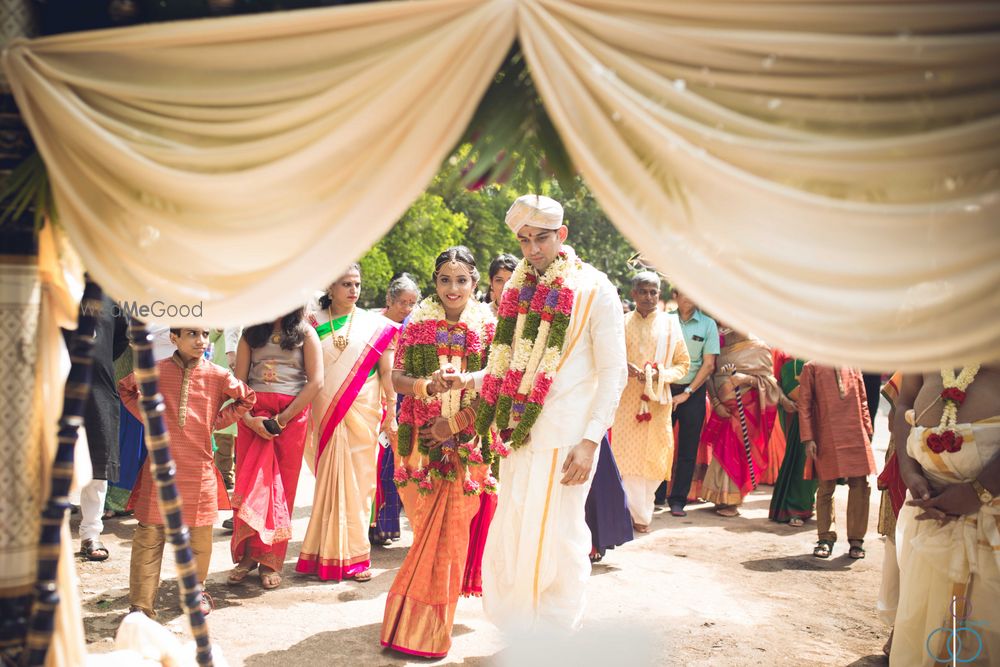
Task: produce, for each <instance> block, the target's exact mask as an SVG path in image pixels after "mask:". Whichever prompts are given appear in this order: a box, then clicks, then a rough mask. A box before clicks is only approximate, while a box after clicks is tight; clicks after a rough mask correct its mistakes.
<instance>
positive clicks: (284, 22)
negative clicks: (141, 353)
mask: <svg viewBox="0 0 1000 667" xmlns="http://www.w3.org/2000/svg"><path fill="white" fill-rule="evenodd" d="M515 37H516V38H518V39H519V40H520V42H521V44H522V47H523V49H524V51H525V54H526V57H527V58H528V61H529V64H530V67H531V72H532V76H533V77H534V79H535V81H536V83H537V86H538V88H539V90H540V93H541V95H542V98H543V102H544V103H545V105H546V108H547V109H548V112H549V114H550V115H551V117H552V119H553V121H554V123H555V125H556V127H557V129H558V130H559V132H560V134H561V136H562V138H563V140H564V142H565V144H566V146H567V148H568V150H569V153H570V155H571V156H572V158H573V160H574V163H575V165H576V166H577V168H578V169H579V170H580V172H581V173H582V174H583V176H584V178H585V179H586V181H587V183H588V185H589V186H590V188H591V189H592V190H593V191H594V193H595V195H596V196H597V198H598V200H599V201H600V203H601V205H602V206H603V207H604V209H605V210H606V211H607V213H608V215H609V217H610V218H611V220H612V221H613V222H614V223H615V225H616V226H617V227H618V228H619V229H620V230H621V231H622V233H624V234H625V235H626V236H627V237H628V239H629V240H630V241H631V242H632V243H633V244H634V245H635V246H636V247H638V248H639V249H640V250H642V251H643V253H644V254H645V255H646V256H647V258H648V259H650V260H651V261H652V262H653V263H654V264H655V265H656V266H657V268H659V269H660V270H662V271H664V272H666V273H667V274H668V275H669V276H670V277H671V279H672V281H673V282H675V283H676V284H677V285H679V286H680V287H682V288H683V289H684V290H685V291H687V292H688V293H689V294H690V295H691V296H693V297H694V298H695V299H696V300H697V301H698V302H699V303H700V304H701V305H702V306H703V307H704V308H705V309H707V310H708V311H710V312H712V313H714V314H716V315H717V316H719V317H721V318H722V319H724V320H725V321H726V322H727V323H728V324H730V325H732V326H735V327H737V328H739V329H744V330H749V331H752V332H754V333H755V334H757V335H759V336H761V337H763V338H764V339H766V340H767V341H768V342H769V343H771V344H773V345H776V346H779V347H782V348H784V349H787V350H788V351H790V352H791V353H794V354H795V355H796V356H801V357H805V358H812V359H817V360H821V361H825V362H828V363H837V364H851V365H860V366H863V367H865V368H869V369H873V370H879V369H885V370H888V369H897V370H918V369H930V368H936V367H939V366H942V365H945V364H960V363H963V362H967V361H971V360H984V359H992V358H997V357H998V356H1000V289H998V288H1000V222H998V221H1000V93H998V92H997V91H998V90H1000V86H998V83H1000V81H998V79H1000V68H997V67H995V63H996V62H998V60H1000V6H998V5H997V4H996V3H992V2H985V1H982V2H963V3H961V4H960V5H956V3H953V2H932V1H925V0H913V1H908V0H896V1H894V2H884V3H861V2H833V1H826V0H771V1H769V2H739V1H735V0H729V1H723V0H702V1H700V2H689V1H680V0H677V1H675V0H665V1H660V2H657V1H654V0H648V1H647V0H573V1H569V0H425V1H414V2H385V3H370V4H364V5H354V6H347V7H335V8H327V9H317V10H304V11H296V12H284V13H276V14H264V15H255V16H248V17H233V18H225V19H212V20H203V21H194V22H177V23H164V24H155V25H145V26H138V27H134V28H126V29H116V30H110V31H101V32H94V33H79V34H70V35H62V36H57V37H49V38H42V39H37V40H31V41H22V42H17V43H14V44H12V45H11V46H10V47H9V48H8V50H7V52H6V54H5V56H4V67H5V69H6V72H7V75H8V77H9V79H10V81H11V85H12V87H13V89H14V91H15V95H16V97H17V100H18V103H19V105H20V108H21V110H22V112H23V114H24V116H25V118H26V120H27V122H28V124H29V126H30V128H31V130H32V133H33V135H34V137H35V139H36V141H37V142H38V144H39V147H40V149H41V151H42V153H43V156H44V158H45V161H46V164H47V166H48V168H49V171H50V173H51V174H52V177H53V183H54V186H55V194H56V201H57V205H58V209H59V214H60V220H61V223H62V225H63V227H64V228H65V231H66V233H67V234H68V235H69V237H70V239H71V241H72V243H73V245H74V246H75V248H76V249H77V251H78V252H79V253H80V255H81V256H82V259H83V261H84V263H85V264H86V265H87V267H88V268H89V269H90V270H91V271H92V272H93V274H94V276H95V278H96V279H97V280H98V281H99V282H100V283H102V284H103V285H104V286H105V287H106V289H107V290H108V292H109V293H111V294H112V295H113V296H115V297H116V298H119V299H126V300H130V301H131V300H136V301H139V302H140V303H150V302H153V301H155V300H160V301H162V302H164V303H166V304H175V305H183V304H192V303H197V302H203V303H204V318H205V321H206V322H207V323H209V324H212V325H218V324H225V323H247V322H256V321H263V320H267V319H269V318H273V317H275V316H277V315H280V314H282V313H284V312H287V311H288V310H291V309H292V308H293V307H295V306H296V305H298V304H300V303H301V302H303V301H304V300H305V298H306V297H307V296H308V295H309V294H311V293H312V291H313V290H314V289H316V288H319V287H321V286H323V285H324V284H326V283H327V282H328V281H330V280H331V279H333V278H334V277H336V275H337V274H338V273H339V272H340V271H342V269H343V267H344V266H345V265H346V264H347V263H349V262H351V261H354V260H355V259H356V258H357V257H358V256H360V255H361V254H362V253H363V252H364V251H365V250H366V249H367V248H368V247H369V246H370V245H371V244H372V243H373V242H374V241H375V240H376V239H377V238H379V237H380V236H381V235H382V234H383V233H385V232H386V231H387V230H388V229H389V228H390V227H391V225H392V224H393V223H394V222H395V220H397V219H398V218H399V216H400V214H401V213H402V212H403V211H404V210H405V209H406V207H407V205H408V204H409V203H410V202H411V201H412V200H413V199H414V198H415V197H416V196H417V195H418V193H419V192H421V191H422V189H423V188H424V187H425V186H426V184H427V183H428V181H429V180H430V178H431V177H432V176H433V174H434V173H435V171H436V170H437V168H438V166H439V165H440V163H441V162H442V160H443V159H444V158H445V157H446V156H447V154H448V152H449V151H450V150H451V149H452V148H453V147H454V145H455V143H456V141H457V140H458V139H459V138H460V136H461V134H462V132H463V130H464V129H465V126H466V124H467V122H468V120H469V118H470V116H471V114H472V112H473V110H474V109H475V106H476V104H477V103H478V101H479V99H480V97H481V95H482V93H483V91H484V90H485V88H486V87H487V86H488V85H489V83H490V80H491V77H492V75H493V74H494V72H495V71H496V69H497V67H498V66H499V65H500V63H501V62H502V59H503V57H504V54H505V53H507V51H508V49H509V48H510V46H511V44H512V43H513V40H514V39H515ZM568 222H569V225H570V229H571V232H570V243H572V220H570V221H568ZM161 319H163V321H164V322H174V323H179V322H181V321H182V320H183V319H184V318H183V317H182V316H177V317H174V318H170V317H165V318H161Z"/></svg>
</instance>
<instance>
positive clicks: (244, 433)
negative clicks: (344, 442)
mask: <svg viewBox="0 0 1000 667" xmlns="http://www.w3.org/2000/svg"><path fill="white" fill-rule="evenodd" d="M303 317H304V310H303V309H302V308H300V309H298V310H296V311H295V312H292V313H289V314H288V315H286V316H284V317H282V318H281V319H278V320H275V321H274V322H267V323H265V324H258V325H256V326H253V327H249V328H247V330H246V331H244V332H243V337H242V338H241V339H240V344H239V348H238V350H237V353H236V377H237V378H239V379H240V380H242V381H243V382H246V383H247V384H249V385H250V387H252V388H254V391H256V392H257V393H258V399H257V403H255V404H254V407H253V409H252V410H251V411H250V412H248V413H247V414H245V415H244V416H243V420H242V421H241V422H240V425H239V434H238V436H237V440H236V461H237V463H236V486H235V488H234V490H233V499H232V505H233V537H232V539H231V540H230V549H231V551H232V555H233V562H234V563H236V564H237V565H236V567H235V568H233V571H232V572H230V574H229V582H230V583H232V584H238V583H240V582H242V581H243V580H244V579H246V577H247V575H248V574H249V573H250V572H251V571H252V570H253V569H254V568H255V567H257V566H258V565H259V566H260V582H261V585H262V586H263V587H264V588H266V589H271V588H277V587H278V586H279V585H280V584H281V567H282V565H283V564H284V562H285V552H286V551H287V550H288V540H289V539H291V537H292V508H293V507H294V505H295V489H296V488H297V486H298V483H299V471H300V470H301V469H302V451H303V449H304V448H305V444H306V438H307V437H308V435H309V414H310V407H309V404H310V402H311V401H312V399H313V397H314V396H316V393H317V392H319V391H320V390H321V389H322V388H323V357H322V353H321V351H320V343H319V337H318V336H317V335H316V332H315V331H314V330H313V329H312V327H310V326H309V325H307V324H306V323H305V322H304V321H303ZM265 420H270V425H271V426H272V429H274V427H275V426H276V427H277V430H278V432H277V433H272V432H271V431H268V429H267V428H266V427H265V424H264V422H265Z"/></svg>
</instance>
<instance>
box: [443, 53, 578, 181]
mask: <svg viewBox="0 0 1000 667" xmlns="http://www.w3.org/2000/svg"><path fill="white" fill-rule="evenodd" d="M466 146H468V147H469V148H467V149H466V148H463V147H466ZM452 159H453V160H458V162H459V165H460V167H459V169H458V171H457V176H456V177H457V178H459V179H460V180H461V183H462V185H464V186H465V187H468V188H470V189H478V188H479V187H482V186H483V185H487V184H489V183H507V182H509V183H510V184H511V185H513V186H514V187H515V188H517V189H521V190H532V191H535V192H539V191H541V189H542V184H543V183H544V182H546V181H548V180H551V179H552V178H555V179H556V180H557V181H558V182H559V185H560V187H561V189H562V190H563V192H564V193H573V192H575V191H576V190H577V187H578V179H577V178H576V171H575V170H574V168H573V162H572V160H571V159H570V157H569V155H568V154H567V153H566V147H565V146H564V145H563V143H562V140H561V139H560V138H559V134H558V132H556V129H555V127H554V126H553V124H552V121H551V119H550V118H549V116H548V113H547V112H546V111H545V106H544V105H543V104H542V100H541V98H540V97H539V96H538V91H537V90H536V88H535V84H534V82H533V81H532V79H531V73H530V72H529V70H528V64H527V62H526V61H525V58H524V54H523V53H522V52H521V48H520V46H519V45H518V44H515V45H514V46H513V48H512V49H511V50H510V52H509V53H508V54H507V58H506V59H505V60H504V64H503V66H502V67H501V68H500V70H499V71H498V72H497V74H496V77H495V78H494V80H493V83H492V85H490V87H489V89H488V90H487V91H486V94H485V95H484V96H483V99H482V101H480V103H479V107H478V108H477V109H476V113H475V114H474V115H473V117H472V121H471V122H470V123H469V127H468V129H467V130H466V134H465V136H464V137H463V138H462V141H461V142H460V144H459V149H456V153H455V155H454V156H453V157H452Z"/></svg>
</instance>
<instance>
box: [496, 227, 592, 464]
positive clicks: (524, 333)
mask: <svg viewBox="0 0 1000 667" xmlns="http://www.w3.org/2000/svg"><path fill="white" fill-rule="evenodd" d="M582 266H583V263H582V262H581V261H580V260H579V259H578V258H577V256H576V254H575V253H574V252H573V250H572V249H571V248H570V247H569V246H563V249H562V251H561V252H560V253H559V255H558V256H557V257H556V259H555V260H554V261H553V262H552V264H551V265H549V267H548V269H546V271H545V273H544V274H542V275H541V276H539V275H538V274H537V272H535V270H534V269H532V268H531V266H530V264H528V261H527V260H524V259H522V260H521V261H520V262H519V263H518V265H517V268H516V269H514V273H513V275H512V276H511V277H510V281H509V282H508V283H507V288H506V289H505V290H504V293H503V296H502V297H501V298H500V306H499V308H498V310H497V315H498V321H497V335H496V338H495V339H494V341H493V346H492V347H491V348H490V361H489V366H488V367H487V372H486V376H485V377H484V379H483V389H482V396H483V400H482V401H481V402H480V404H479V411H478V413H477V414H476V431H477V432H478V433H479V434H480V435H483V436H484V437H485V434H487V433H489V430H490V429H491V428H492V427H493V425H494V424H495V425H496V428H497V430H498V431H499V432H500V439H501V440H502V441H505V442H507V441H509V442H510V446H511V448H512V449H517V448H519V447H521V446H523V445H524V443H525V441H526V440H527V438H528V434H529V433H530V432H531V427H532V425H533V424H534V423H535V421H536V420H537V419H538V415H540V414H541V412H542V406H543V405H544V404H545V397H546V395H548V393H549V389H550V388H551V387H552V381H553V379H554V377H555V373H556V370H557V369H558V368H559V362H560V360H561V359H562V354H563V343H564V342H565V340H566V330H567V329H568V328H569V320H570V317H571V316H572V314H573V299H574V290H573V287H574V279H575V277H576V275H577V273H578V272H579V270H580V269H581V267H582ZM494 450H495V452H496V453H497V454H498V455H500V456H507V454H509V453H510V450H508V449H507V447H506V446H505V445H504V444H503V443H496V444H495V446H494Z"/></svg>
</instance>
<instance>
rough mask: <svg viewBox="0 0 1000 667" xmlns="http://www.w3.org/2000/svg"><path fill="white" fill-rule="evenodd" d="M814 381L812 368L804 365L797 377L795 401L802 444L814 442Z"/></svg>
mask: <svg viewBox="0 0 1000 667" xmlns="http://www.w3.org/2000/svg"><path fill="white" fill-rule="evenodd" d="M814 380H815V376H814V371H813V367H812V366H811V365H809V364H806V365H805V366H803V368H802V373H801V374H800V375H799V399H798V400H797V401H796V404H797V405H798V406H799V439H801V440H802V442H808V441H809V440H816V424H815V422H814V416H815V415H814V414H813V407H814V406H813V392H814V391H815V385H814Z"/></svg>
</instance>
